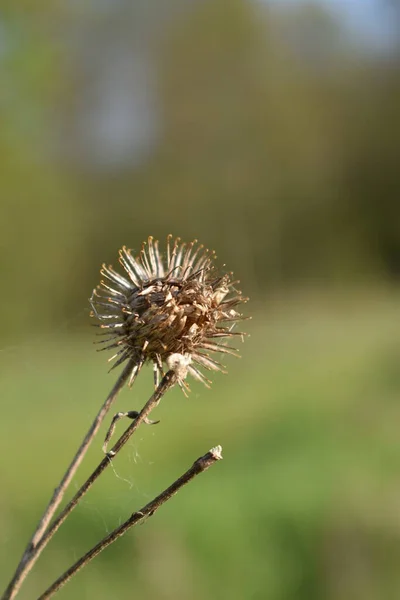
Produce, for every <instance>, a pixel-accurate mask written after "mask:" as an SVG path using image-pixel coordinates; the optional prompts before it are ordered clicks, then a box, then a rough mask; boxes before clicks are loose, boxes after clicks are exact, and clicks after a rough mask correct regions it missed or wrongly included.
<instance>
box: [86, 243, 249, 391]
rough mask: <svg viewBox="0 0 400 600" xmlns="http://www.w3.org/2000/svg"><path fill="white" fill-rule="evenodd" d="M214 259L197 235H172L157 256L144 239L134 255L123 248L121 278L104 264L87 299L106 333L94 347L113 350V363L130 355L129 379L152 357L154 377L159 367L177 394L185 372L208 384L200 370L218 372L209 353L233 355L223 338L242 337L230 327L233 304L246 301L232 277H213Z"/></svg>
mask: <svg viewBox="0 0 400 600" xmlns="http://www.w3.org/2000/svg"><path fill="white" fill-rule="evenodd" d="M214 259H215V255H214V253H213V252H210V251H209V250H206V249H204V247H203V246H201V245H198V244H197V240H195V241H194V242H191V243H190V244H185V243H181V241H180V238H177V239H175V240H172V236H168V238H167V248H166V255H165V256H163V255H162V254H161V253H160V251H159V248H158V242H157V241H155V240H153V238H152V237H149V239H148V242H147V245H146V243H144V244H143V246H142V249H141V251H140V254H139V256H137V257H136V258H135V257H134V256H133V255H132V254H131V251H130V250H128V249H127V248H126V247H123V248H122V250H120V252H119V262H120V263H121V265H122V266H123V268H124V270H125V274H124V277H123V276H122V275H120V274H119V273H117V272H116V271H115V270H114V269H113V268H112V267H111V266H108V267H107V266H106V265H103V268H102V270H101V274H102V275H103V277H104V280H102V281H101V283H100V285H99V286H98V287H97V288H96V289H95V290H94V291H93V294H92V297H91V299H90V303H91V305H92V308H93V312H92V316H95V317H97V319H98V320H99V321H100V323H99V324H98V326H99V327H100V328H102V329H104V330H106V331H105V332H103V333H102V334H100V335H106V336H107V338H106V339H104V340H102V341H101V342H99V343H103V344H106V345H105V347H104V348H101V349H102V350H106V349H109V348H114V349H116V352H115V354H114V355H113V356H112V357H111V358H110V359H109V360H110V361H112V360H116V362H115V364H114V367H116V366H118V365H120V364H121V363H123V362H124V361H126V360H128V359H133V360H134V363H135V367H134V369H133V371H132V375H131V379H130V384H132V382H133V380H134V378H135V376H136V374H137V373H138V372H139V370H140V368H141V367H142V365H143V364H144V363H145V362H152V363H153V365H154V373H155V379H156V381H158V377H159V375H160V374H162V373H163V365H164V364H165V365H166V366H167V368H168V369H173V370H174V371H175V374H176V375H177V380H178V383H179V384H180V386H181V387H182V389H183V390H184V391H185V389H188V386H187V384H186V383H185V378H186V375H187V374H188V373H190V375H192V376H193V377H194V378H196V379H198V380H199V381H201V382H202V383H204V384H205V385H206V386H207V387H208V386H209V384H210V383H211V382H210V381H209V379H207V378H206V377H205V375H204V374H203V373H202V371H201V370H200V368H202V367H204V368H205V369H207V370H211V371H224V366H223V365H222V364H221V363H220V362H218V361H217V360H216V359H215V358H214V357H212V356H210V353H215V352H220V353H223V354H232V355H234V356H237V353H236V350H235V349H234V348H231V347H230V346H228V345H227V343H229V341H230V338H233V337H234V336H243V334H242V333H238V332H234V331H233V328H234V325H235V324H236V322H237V321H239V320H241V319H243V318H244V317H243V316H242V315H241V314H240V313H238V312H236V309H235V307H236V306H237V305H238V304H240V303H242V302H246V300H247V298H243V297H242V295H241V292H240V291H238V290H237V289H236V288H235V284H236V283H238V282H237V281H231V274H224V275H220V274H218V272H217V271H216V268H215V266H214V264H213V263H214Z"/></svg>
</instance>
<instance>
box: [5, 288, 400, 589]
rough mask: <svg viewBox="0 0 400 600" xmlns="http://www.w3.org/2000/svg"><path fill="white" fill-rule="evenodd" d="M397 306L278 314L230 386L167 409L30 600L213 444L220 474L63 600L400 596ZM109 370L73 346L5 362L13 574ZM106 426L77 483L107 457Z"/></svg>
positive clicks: (290, 306)
mask: <svg viewBox="0 0 400 600" xmlns="http://www.w3.org/2000/svg"><path fill="white" fill-rule="evenodd" d="M333 300H334V302H333ZM397 313H398V297H397V296H392V297H389V296H388V297H386V298H385V297H384V296H381V297H380V298H379V297H378V296H375V297H373V296H366V295H364V296H361V295H357V296H354V297H347V298H343V297H342V298H341V297H339V296H336V297H334V298H333V297H331V298H327V297H325V298H324V297H322V296H321V297H319V298H314V299H310V297H304V298H301V297H299V296H298V297H296V298H294V299H293V302H292V303H285V304H282V303H276V304H274V305H273V304H270V305H269V306H268V307H266V308H265V311H263V312H261V313H259V314H258V315H256V316H255V320H254V327H253V330H252V336H251V338H249V340H248V341H247V343H246V345H245V346H244V347H243V359H241V361H240V362H234V361H233V360H232V361H231V362H230V364H229V371H230V372H229V375H228V376H226V377H224V376H222V375H221V376H220V377H219V378H215V379H216V381H215V385H214V386H213V389H212V390H210V391H207V390H205V389H204V388H203V387H201V386H197V385H196V384H193V386H192V387H193V391H192V394H191V396H190V398H189V399H185V398H184V397H183V395H182V394H181V393H180V392H179V390H175V391H173V392H171V393H168V395H167V396H166V397H165V398H164V399H163V400H162V402H161V404H160V406H159V407H158V408H157V417H158V418H160V419H161V423H160V425H158V426H157V427H144V426H143V427H142V428H141V429H140V431H139V432H138V435H137V436H136V438H135V439H134V438H133V439H132V441H131V442H130V444H129V445H128V447H127V448H126V451H124V452H123V453H122V454H121V456H119V457H118V459H116V460H115V464H114V470H111V469H110V470H109V472H107V473H106V474H104V476H103V477H102V478H101V479H100V480H99V481H98V482H97V483H96V485H95V486H94V487H93V489H92V490H91V491H90V493H89V494H88V496H87V497H86V498H85V500H84V502H83V503H82V504H81V505H80V506H79V507H78V508H77V509H76V510H75V511H74V513H73V514H72V515H71V517H70V519H69V520H68V521H67V523H66V524H64V526H63V527H62V528H61V529H60V531H59V532H58V534H57V535H56V537H55V538H54V540H53V541H52V543H51V544H50V545H49V547H48V548H47V549H46V551H45V552H44V554H43V556H42V557H41V559H39V562H38V564H37V566H36V568H35V570H34V572H33V574H32V577H31V579H30V582H28V583H27V585H26V589H25V590H24V592H23V593H22V595H21V598H22V600H23V599H24V598H31V597H36V596H37V595H38V594H39V593H40V592H41V591H43V589H44V588H45V587H46V585H48V584H49V583H50V580H51V579H52V578H54V577H55V576H56V575H58V574H59V573H60V572H61V570H62V569H63V568H64V567H67V566H69V564H70V563H72V562H73V561H74V560H75V559H76V558H77V557H78V556H80V555H81V554H82V553H83V552H84V551H86V550H87V549H88V548H89V546H90V545H91V544H94V543H95V542H96V541H97V540H98V539H99V538H100V537H101V536H103V535H105V534H106V532H107V531H109V530H110V529H111V528H113V527H115V526H116V525H117V524H118V523H119V522H120V521H121V520H123V519H125V518H127V517H128V515H129V514H130V513H131V512H132V511H134V510H136V509H138V508H140V507H141V506H142V505H144V504H145V503H146V502H147V501H148V500H149V499H150V498H151V497H152V496H153V495H155V494H157V493H158V492H159V491H161V489H163V488H164V487H165V486H167V485H168V484H169V483H170V482H171V481H172V480H173V479H174V478H176V477H177V476H178V475H179V474H180V473H181V472H183V471H184V470H185V469H186V468H187V467H188V466H190V464H191V463H192V461H193V460H194V459H195V458H197V456H199V455H201V454H202V453H204V452H205V451H206V450H207V449H208V448H209V447H211V446H213V445H215V444H216V443H221V444H222V445H223V451H224V460H223V461H222V462H221V463H219V464H218V465H216V466H215V467H213V469H211V470H210V471H208V472H207V473H206V474H204V475H203V476H201V477H200V478H198V479H196V480H195V481H194V482H193V483H192V484H190V485H189V486H188V487H186V488H185V489H184V490H182V491H181V492H180V493H179V494H178V495H177V496H176V497H175V498H173V499H172V501H171V502H170V503H168V504H167V505H165V507H163V508H162V509H161V510H160V512H159V513H157V515H155V516H154V517H153V518H152V519H149V520H148V521H147V522H146V524H145V525H143V527H140V528H138V529H136V530H135V531H133V532H131V533H129V534H127V535H126V536H125V537H124V538H122V539H121V540H119V541H118V542H117V543H116V544H115V545H114V546H113V547H112V548H111V549H109V550H107V551H106V552H104V553H103V554H102V555H100V556H99V557H98V558H96V559H95V561H94V562H93V563H92V564H91V566H89V567H88V568H86V569H84V570H83V571H82V572H81V573H79V574H78V576H77V577H76V580H75V581H74V582H71V584H69V585H68V586H67V587H66V588H65V589H64V590H63V591H62V592H61V594H60V598H75V597H77V596H78V597H81V596H82V594H83V592H82V590H85V592H84V593H85V595H87V596H88V597H96V598H98V599H99V600H101V599H102V598H110V597H118V598H125V597H131V596H132V597H140V598H144V599H147V598H148V599H150V598H155V597H157V598H168V599H169V598H171V599H172V598H174V599H180V598H182V599H183V598H193V599H194V600H202V599H203V598H210V597H212V598H217V599H221V600H225V599H228V598H229V599H231V598H233V599H234V600H236V599H237V600H240V599H242V598H260V599H264V598H274V599H277V600H291V599H293V600H294V599H296V600H303V599H304V600H310V599H315V600H325V599H327V598H329V600H353V599H354V598H356V599H360V600H361V599H363V600H364V599H367V600H378V599H380V598H382V597H384V598H388V599H393V600H394V599H395V598H397V597H398V595H399V592H400V578H399V570H398V561H399V558H400V557H399V531H398V509H397V506H398V472H399V468H400V450H399V445H398V426H397V424H398V421H399V406H398V401H397V398H398V395H399V390H400V379H399V376H398V368H397V364H398V358H399V356H400V346H399V342H398V340H399V333H400V331H399V326H398V319H397ZM104 367H105V365H104V355H103V354H100V355H93V353H92V349H91V347H90V340H88V339H82V340H81V342H80V341H79V340H78V339H76V336H73V337H69V338H68V337H57V336H53V337H52V338H51V339H49V340H47V341H46V342H42V343H41V344H37V343H36V344H35V352H34V353H33V352H32V351H31V347H28V346H25V347H24V346H20V347H19V348H14V349H12V348H10V349H9V350H7V351H5V352H3V353H2V362H1V369H2V373H1V379H0V381H1V390H0V391H1V396H2V398H4V402H3V408H2V410H3V418H2V420H1V423H0V435H1V437H2V439H5V437H7V453H8V456H9V458H8V459H7V460H5V461H3V463H2V468H1V480H2V489H3V494H2V511H1V518H2V523H1V529H2V532H3V542H2V552H3V555H2V560H1V561H0V564H1V567H0V569H1V574H0V579H1V580H2V581H5V580H6V579H7V577H8V576H9V574H10V572H11V570H12V569H13V567H14V566H15V563H16V560H17V556H18V555H19V553H20V552H21V549H22V547H23V545H24V543H25V542H26V540H27V536H28V534H29V532H30V531H31V530H32V529H33V527H34V525H35V523H36V521H37V518H38V515H39V513H40V511H41V510H42V509H43V507H44V505H45V503H46V500H47V499H48V495H49V493H50V492H51V490H52V488H53V487H54V485H55V483H56V480H57V479H59V477H60V476H61V473H62V471H63V470H64V467H65V466H66V464H67V462H68V459H69V458H70V456H71V455H72V453H73V451H74V450H75V448H76V446H77V444H78V443H79V441H80V440H81V438H82V436H83V434H84V432H85V430H86V428H87V426H88V424H89V422H90V420H91V417H92V416H93V415H94V414H95V412H96V411H97V409H98V406H99V403H100V402H101V400H102V398H104V396H105V394H106V392H107V391H108V389H109V388H110V387H111V385H112V382H113V381H114V378H115V375H108V374H107V373H106V371H105V368H104ZM49 374H51V377H50V376H49ZM151 382H152V374H151V370H150V369H149V370H148V371H145V372H144V373H142V375H141V376H140V378H139V380H138V382H137V384H135V387H134V389H133V390H132V391H128V390H124V392H123V393H122V395H121V397H120V398H119V399H118V401H117V405H115V407H114V408H115V410H125V409H134V408H138V407H139V406H140V405H141V404H142V402H143V401H144V400H145V398H146V397H147V396H148V394H149V393H150V392H151V385H152V383H151ZM121 428H122V425H121ZM10 431H12V432H13V435H12V436H11V435H8V433H9V432H10ZM103 433H104V432H101V434H100V437H99V438H98V439H97V440H96V441H95V443H94V447H93V448H92V449H91V451H90V453H89V456H88V459H87V461H86V462H85V464H84V465H83V467H82V469H81V470H80V471H79V473H78V476H77V478H76V485H79V484H80V483H82V481H83V479H84V477H85V475H87V474H88V473H89V472H90V470H91V469H92V468H93V466H94V465H96V464H97V462H98V460H99V458H100V457H101V438H102V435H103ZM72 492H73V490H71V493H72Z"/></svg>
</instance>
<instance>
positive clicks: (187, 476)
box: [38, 446, 222, 600]
mask: <svg viewBox="0 0 400 600" xmlns="http://www.w3.org/2000/svg"><path fill="white" fill-rule="evenodd" d="M221 452H222V448H221V446H216V447H215V448H211V450H210V451H209V452H207V454H205V455H204V456H201V457H200V458H198V459H197V460H196V461H195V462H194V463H193V465H192V466H191V467H190V469H188V470H187V471H186V473H184V474H183V475H181V477H179V479H177V480H176V481H174V483H173V484H172V485H170V486H169V487H168V488H167V489H166V490H164V491H163V492H161V494H159V495H158V496H157V497H156V498H154V500H152V501H151V502H149V503H148V504H146V506H144V507H143V508H142V509H141V510H139V511H137V512H134V513H133V514H132V515H131V516H130V517H129V519H127V520H126V521H125V522H124V523H122V525H120V526H119V527H117V528H116V529H114V531H112V532H111V533H110V534H109V535H108V536H106V537H105V538H103V539H102V540H101V541H100V542H99V543H98V544H96V546H94V547H93V548H92V549H91V550H89V551H88V552H87V553H86V554H85V555H84V556H82V557H81V558H80V559H79V560H78V561H77V562H76V563H75V564H74V565H72V566H71V567H70V568H69V569H68V570H67V571H65V573H63V575H61V577H59V578H58V579H57V580H56V581H55V582H54V583H53V584H52V585H51V586H50V587H49V588H48V589H47V590H46V591H45V592H44V593H43V594H42V595H41V596H40V597H39V598H38V600H47V598H51V597H52V596H53V595H54V594H55V593H56V592H57V591H58V590H59V589H60V588H61V587H62V586H64V585H65V584H66V583H67V582H68V581H69V580H70V579H71V578H72V577H73V576H74V575H75V574H76V573H77V572H78V571H79V570H80V569H82V567H84V566H85V565H87V564H88V563H89V562H90V561H91V560H93V558H95V557H96V556H97V555H98V554H100V552H102V551H103V550H104V549H105V548H107V546H109V545H110V544H112V543H113V542H115V540H116V539H117V538H119V537H121V536H122V535H124V533H126V532H127V531H128V529H130V528H131V527H134V526H135V525H137V524H138V523H141V522H142V521H144V520H145V519H146V518H148V517H151V516H152V515H153V514H154V513H155V512H156V510H158V509H159V508H160V507H161V506H162V505H163V504H164V503H165V502H167V500H169V499H170V498H172V496H174V495H175V494H176V493H177V492H178V491H179V490H180V489H181V488H182V487H183V486H184V485H186V484H187V483H189V482H190V481H191V480H192V479H194V477H196V475H199V474H200V473H202V472H203V471H206V470H207V469H208V468H209V467H211V465H213V464H214V463H215V462H217V461H218V460H221V459H222V454H221Z"/></svg>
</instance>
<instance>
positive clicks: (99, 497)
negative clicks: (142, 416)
mask: <svg viewBox="0 0 400 600" xmlns="http://www.w3.org/2000/svg"><path fill="white" fill-rule="evenodd" d="M349 7H350V8H351V10H349ZM357 11H358V12H357ZM398 11H399V3H397V2H396V1H393V0H388V1H385V0H382V1H379V0H376V1H372V0H368V1H367V0H365V2H364V0H357V1H355V2H354V3H351V2H350V3H345V2H339V1H335V0H331V1H330V2H329V1H327V2H326V3H324V2H314V3H304V2H301V1H300V0H299V1H298V2H290V1H288V0H286V1H279V0H275V1H274V2H272V1H271V2H266V1H265V2H261V1H258V2H257V1H256V0H253V1H251V0H247V1H246V0H229V2H226V1H223V0H190V1H189V0H163V1H161V0H158V1H157V0H154V1H153V2H148V1H147V0H135V1H134V0H131V1H127V0H126V1H123V0H119V1H118V2H117V1H115V2H110V1H107V0H101V1H98V2H93V1H90V0H88V1H87V2H69V3H58V2H48V1H46V0H37V1H36V2H35V3H32V2H28V1H26V0H25V1H24V0H23V1H21V2H18V3H15V2H11V1H7V0H6V1H5V2H2V6H1V8H0V110H1V114H0V120H1V121H0V122H1V126H0V190H1V194H0V202H1V219H0V244H1V250H2V252H1V254H0V260H1V266H2V269H1V272H2V289H3V292H2V295H1V312H0V314H1V316H2V339H1V345H0V359H1V360H0V394H1V398H2V412H1V420H0V436H1V437H0V439H1V440H2V447H3V452H2V461H1V471H0V481H1V489H2V493H1V497H0V502H1V510H0V534H1V545H0V546H1V554H0V581H1V582H2V584H4V587H5V585H6V583H7V581H8V579H9V578H10V577H11V574H12V572H13V570H14V568H15V566H16V564H17V562H18V560H19V557H20V555H21V553H22V550H23V548H24V547H25V544H26V543H27V541H28V538H29V536H30V535H31V533H32V531H33V528H34V526H35V525H36V523H37V520H38V518H39V516H40V514H41V512H42V511H43V509H44V507H45V505H46V503H47V501H48V499H49V496H50V494H51V492H52V490H53V488H54V486H55V485H56V484H57V483H58V481H59V479H60V477H61V475H62V473H63V472H64V470H65V468H66V466H67V464H68V461H69V460H70V458H71V457H72V455H73V453H74V451H75V450H76V447H77V445H78V444H79V443H80V441H81V439H82V438H83V436H84V434H85V432H86V430H87V428H88V426H89V424H90V422H91V420H92V418H93V417H94V415H95V414H96V412H97V410H98V407H99V406H100V403H102V402H103V400H104V398H105V396H106V395H107V393H108V391H109V389H110V388H111V387H112V385H113V383H114V381H115V378H116V374H115V373H113V374H111V375H109V374H107V363H106V360H105V359H106V356H105V354H96V352H95V351H94V348H93V346H92V341H93V330H92V329H91V327H90V323H89V321H90V319H89V308H88V301H87V298H88V297H89V296H90V294H91V290H92V288H93V287H94V286H95V285H96V284H97V282H98V279H99V275H98V272H99V267H100V264H101V263H102V262H103V261H104V262H107V263H113V264H114V265H115V264H116V262H117V258H116V257H117V251H118V248H120V247H121V246H122V245H123V244H126V245H128V246H129V247H131V248H134V249H135V250H138V249H139V248H140V244H141V241H142V240H143V239H145V238H147V236H148V235H150V234H151V235H153V236H156V237H158V238H159V239H161V240H163V239H164V238H165V237H166V235H167V234H168V233H170V232H171V233H173V234H174V235H179V236H181V237H182V238H183V239H184V240H188V241H190V240H191V239H193V238H198V239H199V240H200V241H201V242H202V243H204V244H206V245H207V246H209V247H212V248H214V249H215V250H216V251H217V255H218V260H219V262H220V265H223V264H225V263H226V265H227V268H228V269H229V270H231V269H232V270H233V271H234V272H235V275H236V276H238V277H239V278H240V280H241V287H242V289H243V291H244V293H245V294H246V295H249V296H250V297H251V302H250V303H249V304H248V305H247V307H246V311H247V314H251V315H252V317H253V320H252V321H251V322H248V323H247V324H245V327H244V329H246V330H247V331H249V332H250V333H251V337H250V338H248V339H246V343H245V345H244V346H243V347H241V349H240V350H241V353H242V354H243V358H242V359H241V360H240V361H234V360H230V361H227V362H228V367H229V371H230V372H229V375H228V376H223V375H219V376H218V375H217V376H215V377H214V379H215V382H214V385H213V388H212V390H206V389H205V388H203V387H202V386H199V385H196V384H195V383H194V384H192V389H193V391H192V394H191V396H190V398H189V399H185V398H184V397H183V395H182V394H181V393H180V392H179V390H174V391H172V392H170V393H168V396H167V397H165V399H164V400H163V401H162V404H161V405H160V407H159V408H158V409H157V413H156V415H157V417H158V418H161V424H160V425H158V426H157V427H153V428H150V427H148V428H146V427H142V428H141V429H140V431H139V432H138V434H137V436H136V437H134V438H132V440H131V442H130V443H129V445H128V447H127V448H126V449H125V451H124V452H123V453H122V454H121V455H120V456H118V458H117V459H116V460H115V463H114V471H112V470H109V472H107V473H106V474H105V475H104V476H103V477H102V478H101V480H99V481H98V482H97V484H96V486H95V487H94V488H93V489H92V490H91V492H90V493H89V494H88V495H87V497H86V498H85V499H84V501H83V502H82V504H80V506H79V507H78V508H77V509H76V510H75V511H74V513H73V514H72V515H71V517H70V519H69V520H68V521H67V523H66V524H65V525H64V526H63V527H62V529H61V530H60V531H59V533H58V534H57V536H56V537H55V539H54V540H53V541H52V543H51V544H50V545H49V546H48V548H47V549H46V550H45V551H44V553H43V555H42V556H41V558H40V559H39V562H38V563H37V565H36V567H35V569H34V571H33V572H32V574H31V576H30V577H29V579H28V580H27V582H26V583H25V586H24V588H23V591H22V593H21V595H20V597H21V599H27V600H28V599H30V598H36V597H37V596H38V595H39V594H40V593H41V592H42V591H43V590H44V589H45V588H46V587H47V586H48V585H49V584H50V583H51V582H52V581H53V580H54V579H55V578H56V577H57V576H58V575H59V574H60V573H61V571H62V570H64V569H65V568H67V567H68V566H69V565H70V564H71V563H72V562H74V561H75V560H76V559H77V558H78V557H79V556H80V555H81V554H83V553H84V552H85V551H86V550H87V549H88V548H89V547H90V546H91V545H93V544H94V543H96V542H97V541H98V540H99V539H100V537H102V536H104V535H105V534H106V533H107V532H109V531H111V529H112V528H114V527H115V526H117V525H118V524H119V523H120V522H122V521H123V520H125V519H126V518H127V517H128V516H129V514H130V513H131V512H132V511H134V510H136V509H139V508H140V507H141V506H143V505H144V504H145V503H146V502H148V501H149V500H150V499H151V498H152V497H153V496H154V495H155V494H157V493H158V492H160V491H161V490H162V489H164V488H165V487H166V486H167V485H169V484H170V483H171V482H172V480H173V479H175V478H176V477H177V476H179V475H180V474H181V473H182V472H183V471H184V470H186V469H187V468H188V467H189V466H190V465H191V464H192V462H193V460H194V459H196V458H197V457H198V456H200V455H201V454H204V452H206V451H207V450H208V449H209V448H210V447H211V446H214V445H216V444H222V446H223V449H224V461H222V462H221V463H219V464H217V465H216V466H214V467H213V468H212V469H211V470H210V471H208V472H207V473H206V474H204V475H202V476H200V477H199V478H197V479H196V480H195V481H194V482H193V483H192V484H191V485H190V486H188V487H187V488H185V489H184V490H182V491H181V492H180V493H179V495H178V496H176V497H175V498H174V499H173V500H172V501H171V502H169V503H168V504H167V505H166V506H165V507H163V508H162V509H161V510H160V512H159V513H157V515H155V516H154V517H153V518H152V519H149V520H148V522H147V523H146V524H145V525H143V526H141V527H139V528H137V529H136V530H134V531H132V532H130V533H128V534H127V535H126V536H125V537H124V538H122V539H121V540H119V541H118V542H117V543H116V544H115V545H114V546H113V547H111V548H110V549H108V550H107V551H105V552H104V553H103V554H102V555H101V556H99V557H98V558H97V559H95V561H94V562H93V563H91V564H90V566H89V567H87V568H86V569H85V570H83V571H82V572H81V573H79V574H78V576H77V577H76V578H75V580H74V581H73V582H71V583H70V584H69V585H68V586H66V587H65V588H64V589H63V590H62V591H61V592H60V594H59V597H60V598H65V599H68V598H71V599H72V598H88V599H91V598H96V599H99V600H100V599H109V598H131V597H140V598H142V599H146V600H153V599H161V600H172V599H173V600H177V599H187V598H193V600H204V599H206V598H215V599H220V600H227V599H232V600H241V599H247V598H249V599H250V598H251V599H255V600H261V599H268V600H295V599H296V600H325V599H326V600H358V599H360V600H372V599H374V600H375V599H379V600H381V599H385V600H386V599H388V600H390V599H396V600H397V598H399V597H400V569H399V564H400V441H399V434H398V432H399V423H400V402H399V392H400V370H399V364H400V322H399V318H398V314H399V303H400V295H399V277H400V202H399V192H400V174H399V150H400V68H399V65H400V62H399V59H400V44H399V36H398V33H399V31H398V28H397V25H398V23H399V20H398V17H399V12H398ZM151 389H152V374H151V369H148V370H146V371H145V372H144V373H142V375H141V377H140V378H139V380H138V382H137V384H135V386H134V388H133V389H132V390H131V391H128V390H124V391H123V392H122V393H121V395H120V397H119V398H118V401H117V403H116V405H115V410H129V409H138V408H140V407H141V406H142V405H143V403H144V401H145V400H146V399H147V397H148V396H149V394H150V393H151ZM103 434H104V431H103V430H102V431H101V433H100V435H99V438H98V439H96V440H95V442H94V444H93V448H92V449H91V450H90V452H89V454H88V457H87V460H86V461H85V463H84V465H83V467H82V468H81V470H80V471H79V472H78V474H77V476H76V478H75V480H74V482H73V485H72V489H71V491H70V494H72V493H73V491H74V490H75V489H76V488H77V487H78V486H79V485H80V484H81V483H82V482H83V481H84V478H85V475H87V474H88V473H89V472H90V471H91V469H92V468H93V467H94V465H96V464H97V462H98V461H99V459H100V458H101V456H102V455H101V443H102V439H103Z"/></svg>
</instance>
